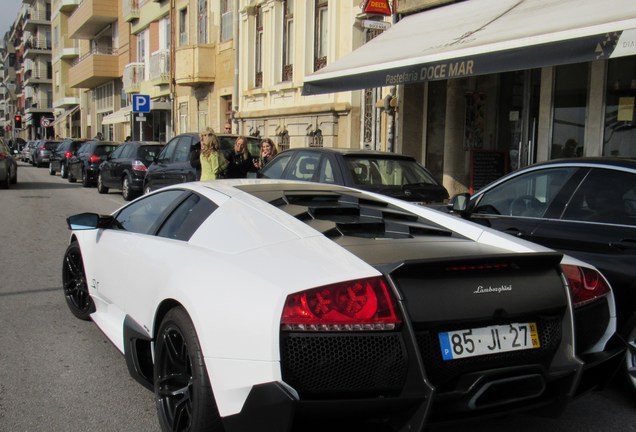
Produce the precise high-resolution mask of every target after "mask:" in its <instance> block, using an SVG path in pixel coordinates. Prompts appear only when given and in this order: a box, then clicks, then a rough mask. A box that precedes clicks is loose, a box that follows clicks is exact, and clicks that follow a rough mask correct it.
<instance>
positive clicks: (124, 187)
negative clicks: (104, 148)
mask: <svg viewBox="0 0 636 432" xmlns="http://www.w3.org/2000/svg"><path fill="white" fill-rule="evenodd" d="M164 145H165V144H161V143H158V142H151V141H143V142H142V141H133V142H127V143H124V144H122V145H120V146H119V147H118V148H117V149H115V151H113V152H112V153H111V154H110V155H108V156H107V157H106V160H104V162H102V164H101V165H100V166H99V171H98V173H97V191H98V192H99V193H102V194H105V193H108V190H109V189H110V188H114V189H121V191H122V196H123V197H124V199H125V200H126V201H130V200H131V199H133V198H135V197H137V196H139V195H141V193H142V192H143V187H144V177H145V176H146V172H147V171H148V166H149V165H150V164H151V163H152V162H153V161H154V160H155V158H156V157H157V155H158V154H159V152H160V151H161V149H162V148H163V146H164Z"/></svg>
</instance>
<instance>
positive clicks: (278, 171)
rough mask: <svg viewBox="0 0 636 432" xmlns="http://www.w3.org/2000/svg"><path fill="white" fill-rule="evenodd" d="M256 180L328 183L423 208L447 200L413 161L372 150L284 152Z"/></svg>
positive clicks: (299, 149)
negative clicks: (410, 202) (411, 202)
mask: <svg viewBox="0 0 636 432" xmlns="http://www.w3.org/2000/svg"><path fill="white" fill-rule="evenodd" d="M259 177H263V178H271V179H287V180H304V181H313V182H318V183H331V184H337V185H343V186H349V187H354V188H357V189H363V190H366V191H370V192H377V193H381V194H384V195H388V196H391V197H393V198H400V199H403V200H406V201H414V202H420V203H423V204H425V203H426V204H428V203H434V202H442V201H444V200H446V199H447V198H448V192H447V191H446V188H445V187H444V186H442V185H441V184H439V182H438V181H437V180H435V178H434V177H433V175H432V174H431V173H430V172H429V171H428V170H427V169H426V168H424V167H423V166H422V165H420V164H419V163H417V161H416V160H415V159H414V158H412V157H410V156H405V155H400V154H395V153H387V152H379V151H373V150H354V149H335V148H323V147H320V148H317V147H316V148H298V149H290V150H285V151H283V152H282V153H279V154H278V155H276V156H275V157H274V158H273V159H272V160H271V161H270V162H269V163H268V164H267V165H266V166H265V168H263V169H262V170H261V172H260V173H259Z"/></svg>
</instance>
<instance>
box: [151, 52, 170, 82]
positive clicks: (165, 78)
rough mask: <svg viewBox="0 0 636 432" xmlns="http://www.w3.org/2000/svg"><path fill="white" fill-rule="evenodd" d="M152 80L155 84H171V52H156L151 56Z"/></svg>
mask: <svg viewBox="0 0 636 432" xmlns="http://www.w3.org/2000/svg"><path fill="white" fill-rule="evenodd" d="M150 80H151V81H153V83H155V84H167V83H169V82H170V50H167V49H163V50H159V51H155V52H154V53H152V55H151V56H150Z"/></svg>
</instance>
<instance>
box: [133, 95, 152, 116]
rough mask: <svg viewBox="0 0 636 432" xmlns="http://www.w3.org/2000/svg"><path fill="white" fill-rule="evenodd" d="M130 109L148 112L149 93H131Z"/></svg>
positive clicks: (137, 111)
mask: <svg viewBox="0 0 636 432" xmlns="http://www.w3.org/2000/svg"><path fill="white" fill-rule="evenodd" d="M132 109H133V112H136V113H149V112H150V95H142V94H134V95H132Z"/></svg>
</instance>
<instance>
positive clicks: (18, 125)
mask: <svg viewBox="0 0 636 432" xmlns="http://www.w3.org/2000/svg"><path fill="white" fill-rule="evenodd" d="M13 127H14V128H15V129H22V116H20V115H17V116H15V117H13Z"/></svg>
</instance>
